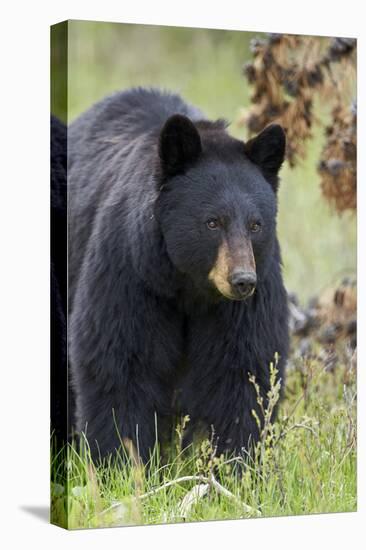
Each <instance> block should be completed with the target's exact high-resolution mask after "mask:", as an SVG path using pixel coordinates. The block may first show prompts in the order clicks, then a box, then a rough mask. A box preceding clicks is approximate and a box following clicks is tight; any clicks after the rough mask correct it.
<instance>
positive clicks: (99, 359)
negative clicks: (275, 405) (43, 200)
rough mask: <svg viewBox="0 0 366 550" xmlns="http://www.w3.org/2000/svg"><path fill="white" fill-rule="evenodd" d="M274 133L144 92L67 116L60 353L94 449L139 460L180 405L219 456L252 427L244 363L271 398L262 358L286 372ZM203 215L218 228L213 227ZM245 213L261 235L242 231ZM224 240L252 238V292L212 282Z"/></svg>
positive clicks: (251, 434) (246, 437) (252, 401)
mask: <svg viewBox="0 0 366 550" xmlns="http://www.w3.org/2000/svg"><path fill="white" fill-rule="evenodd" d="M170 117H172V118H170ZM274 134H276V135H277V138H278V139H275V140H274V137H275V136H274ZM281 139H282V138H281V136H279V131H278V130H275V131H274V133H273V131H268V130H267V131H265V133H264V134H263V135H262V136H260V137H259V138H257V140H258V141H257V142H255V141H252V142H251V144H250V147H248V148H247V149H246V146H245V145H244V143H243V142H241V141H239V140H236V139H233V138H231V137H230V136H229V135H228V134H227V133H226V131H225V125H224V124H223V122H222V121H218V122H216V123H212V122H210V121H207V120H205V119H204V116H203V115H202V113H200V112H199V111H198V110H197V109H196V108H194V107H191V106H189V105H187V104H186V103H184V102H183V101H182V99H181V98H180V97H179V96H176V95H171V94H167V93H161V92H158V91H154V90H145V89H133V90H129V91H126V92H122V93H118V94H115V95H114V96H112V97H109V98H107V99H105V100H103V101H101V102H100V103H98V104H97V105H95V106H93V107H92V108H91V109H90V110H89V111H87V112H86V113H85V114H83V115H82V116H81V117H80V118H79V119H78V120H76V121H75V122H74V123H73V124H71V126H70V129H69V220H70V226H69V282H70V287H69V297H70V302H69V309H70V318H69V321H70V331H69V339H70V358H71V366H72V371H73V375H74V387H75V391H76V399H77V427H78V429H79V430H83V431H86V435H87V437H88V440H89V443H90V445H91V449H92V452H93V455H94V456H95V457H98V456H102V457H104V456H106V455H107V454H108V453H113V452H114V450H115V449H116V448H118V447H119V445H120V441H121V438H129V439H132V441H134V442H135V444H136V446H137V447H138V450H139V453H140V455H141V457H142V458H143V459H144V460H147V459H148V457H149V453H150V451H151V449H152V448H153V446H154V443H155V438H156V434H155V427H156V424H157V427H158V437H159V439H162V438H163V437H164V434H165V433H166V432H167V430H169V424H170V422H171V420H172V418H173V414H174V410H173V409H174V407H178V409H179V411H178V412H180V413H184V414H189V415H190V418H191V420H190V423H189V425H190V433H191V432H193V431H194V429H195V427H196V426H197V425H198V424H202V423H203V424H205V425H206V426H207V427H208V428H209V429H210V428H211V426H213V427H214V430H215V434H216V437H217V442H218V451H219V452H221V451H226V450H228V451H235V452H240V451H241V450H242V449H243V448H248V445H249V441H250V439H251V438H253V440H256V439H257V437H258V428H257V425H256V422H255V420H254V417H253V415H252V410H253V409H256V410H257V409H258V407H257V403H256V395H255V391H254V387H253V385H252V384H251V383H250V382H249V379H248V373H252V374H254V375H255V376H256V379H257V381H258V383H259V385H260V387H261V391H262V392H263V394H265V393H266V392H267V391H268V388H269V363H270V362H271V361H273V358H274V354H275V352H278V353H279V355H280V362H279V370H280V377H281V378H282V379H283V378H284V366H285V362H286V358H287V351H288V329H287V301H286V292H285V289H284V286H283V282H282V276H281V267H280V251H279V245H278V241H277V237H276V211H277V206H276V202H277V201H276V194H275V190H276V189H277V185H278V178H277V172H278V169H279V167H280V165H281V163H282V161H283V154H284V151H283V150H282V149H283V148H282V147H281ZM278 142H280V146H277V144H278ZM251 152H252V153H253V156H252V160H250V154H251ZM269 160H270V162H269V163H268V162H267V161H269ZM262 161H263V162H264V165H263V166H262V165H258V164H255V162H262ZM265 177H266V179H265ZM212 216H214V217H218V218H219V219H220V223H221V228H222V229H221V230H220V231H210V230H209V229H208V228H207V225H206V221H207V219H209V218H211V217H212ZM253 221H255V222H257V221H259V222H260V223H261V228H262V230H261V231H260V232H259V233H255V234H254V233H253V234H252V233H250V232H249V229H248V227H249V226H250V224H251V223H253ZM224 236H225V238H227V239H229V240H230V242H234V241H235V242H236V243H240V242H244V241H245V242H248V241H250V242H251V246H252V248H253V252H254V257H255V262H256V272H257V278H258V284H257V289H256V291H255V293H254V295H253V296H252V297H250V298H248V299H247V300H246V301H232V300H229V299H227V298H224V297H223V296H222V295H221V294H219V292H218V291H217V289H216V288H215V287H214V286H213V284H212V283H211V282H210V281H209V278H208V275H209V273H210V271H211V269H212V267H213V265H214V264H215V261H216V258H217V255H218V250H219V247H220V245H221V244H222V242H223V239H224ZM174 396H175V397H174ZM177 396H178V397H177ZM116 428H117V429H118V430H117V429H116ZM188 440H189V438H188V439H187V441H188Z"/></svg>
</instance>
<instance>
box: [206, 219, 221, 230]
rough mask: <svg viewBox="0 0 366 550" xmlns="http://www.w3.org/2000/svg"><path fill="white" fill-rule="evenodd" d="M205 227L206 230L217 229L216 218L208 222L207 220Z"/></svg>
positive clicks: (217, 222)
mask: <svg viewBox="0 0 366 550" xmlns="http://www.w3.org/2000/svg"><path fill="white" fill-rule="evenodd" d="M206 225H207V227H208V229H211V230H214V229H218V228H219V220H217V219H216V218H210V219H209V220H207V222H206Z"/></svg>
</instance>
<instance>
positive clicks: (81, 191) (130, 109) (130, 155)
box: [68, 88, 204, 303]
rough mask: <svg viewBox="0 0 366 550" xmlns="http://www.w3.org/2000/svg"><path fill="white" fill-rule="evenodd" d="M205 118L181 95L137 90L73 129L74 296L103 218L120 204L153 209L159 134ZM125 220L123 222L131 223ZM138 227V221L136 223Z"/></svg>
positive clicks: (100, 106) (96, 108) (99, 107)
mask: <svg viewBox="0 0 366 550" xmlns="http://www.w3.org/2000/svg"><path fill="white" fill-rule="evenodd" d="M175 113H180V114H184V115H186V116H189V117H190V118H191V119H192V120H199V119H202V118H204V117H203V115H202V113H201V112H200V111H199V110H198V109H197V108H195V107H193V106H190V105H188V104H186V103H185V102H184V101H183V100H182V99H181V98H180V96H178V95H176V94H171V93H168V92H161V91H159V90H155V89H144V88H133V89H131V90H127V91H123V92H118V93H115V94H113V95H112V96H109V97H107V98H105V99H103V100H102V101H100V102H99V103H96V104H95V105H93V106H92V107H91V108H90V109H89V110H88V111H86V112H85V113H83V114H82V115H81V116H80V117H79V118H77V119H76V120H75V121H74V122H72V123H71V124H70V126H69V130H68V217H69V295H70V300H71V302H70V303H72V299H73V292H74V289H75V285H76V280H77V277H78V273H79V270H80V266H81V264H82V261H83V257H84V254H85V250H86V247H87V244H88V241H89V239H90V236H91V233H92V231H93V230H94V231H95V230H96V229H95V228H96V225H97V217H98V216H100V215H101V213H102V212H103V210H104V209H106V208H108V204H111V203H113V202H114V203H116V202H119V203H120V204H121V208H122V209H123V207H124V208H125V212H126V213H127V212H130V211H133V210H135V209H138V210H139V212H140V215H142V213H143V211H144V209H146V208H150V205H151V202H152V201H153V199H154V196H155V193H156V190H155V188H154V185H153V184H154V181H153V177H152V171H153V167H154V163H155V162H156V155H157V143H158V136H159V132H160V130H161V128H162V126H163V125H164V123H165V121H166V120H167V118H169V116H171V115H173V114H175ZM124 219H125V216H121V223H127V222H126V221H125V222H124V221H123V220H124ZM136 223H137V220H136Z"/></svg>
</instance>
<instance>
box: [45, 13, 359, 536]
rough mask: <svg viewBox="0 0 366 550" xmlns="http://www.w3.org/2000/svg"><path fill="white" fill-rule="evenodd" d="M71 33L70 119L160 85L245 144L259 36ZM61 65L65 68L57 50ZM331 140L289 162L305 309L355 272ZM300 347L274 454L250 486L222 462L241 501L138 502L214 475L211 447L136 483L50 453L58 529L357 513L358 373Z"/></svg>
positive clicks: (285, 235)
mask: <svg viewBox="0 0 366 550" xmlns="http://www.w3.org/2000/svg"><path fill="white" fill-rule="evenodd" d="M68 33H69V49H68V67H69V70H68V90H67V93H68V97H67V100H68V121H67V122H72V120H74V119H75V118H76V117H77V116H78V115H79V114H80V113H82V112H83V111H84V110H86V109H87V108H88V107H90V106H91V105H92V104H93V103H94V102H95V101H98V100H99V99H101V98H103V97H104V96H105V95H107V94H110V93H113V92H114V91H117V90H120V89H124V88H128V87H131V86H141V85H142V86H158V87H160V88H165V89H169V90H173V91H175V92H179V93H180V94H181V95H182V96H183V97H184V98H185V99H186V100H188V101H189V102H191V103H193V104H195V105H197V106H199V107H200V108H201V109H202V110H203V111H204V112H205V113H206V114H207V116H208V117H210V118H218V117H224V118H227V119H228V120H229V121H231V126H230V130H229V131H230V132H231V133H232V134H233V135H234V136H236V137H239V138H241V139H246V137H247V132H246V129H245V127H243V126H240V124H239V122H238V121H239V119H240V112H241V109H242V108H245V107H248V106H249V97H250V89H249V87H248V85H247V83H246V80H245V78H244V77H243V74H242V67H243V64H244V63H245V62H247V61H249V60H250V59H251V53H250V48H249V44H250V40H251V38H253V36H254V35H253V34H252V33H244V32H234V31H218V30H204V29H184V28H175V27H155V26H142V25H139V26H137V25H124V24H113V23H95V22H83V21H72V22H70V23H69V29H68ZM256 36H258V33H256ZM53 62H54V63H56V64H57V63H60V56H59V52H57V49H55V50H54V52H53ZM56 79H57V72H56ZM57 89H58V90H59V93H58V97H59V98H60V102H59V104H58V103H57V102H56V103H55V104H54V105H55V107H54V111H55V112H54V114H56V115H58V116H59V117H60V118H63V119H64V120H65V114H64V112H63V110H62V108H61V106H62V104H63V98H64V95H65V93H66V92H65V90H64V89H63V86H62V82H61V81H60V83H59V86H57V80H56V90H57ZM56 96H57V94H56ZM316 112H317V115H318V116H319V117H320V118H322V119H323V120H324V119H327V117H329V111H328V105H327V104H326V102H324V103H321V102H319V104H317V106H316ZM65 122H66V120H65ZM323 142H324V137H323V135H322V132H321V131H320V130H316V129H315V131H314V138H313V139H312V140H311V142H310V143H309V148H308V151H309V154H308V156H307V158H306V160H305V161H303V162H301V163H300V164H299V165H297V166H296V168H295V169H290V168H289V167H288V166H287V165H285V167H284V169H283V171H282V184H281V189H280V195H279V203H280V206H279V220H278V221H279V236H280V242H281V247H282V254H283V263H284V276H285V282H286V286H287V288H288V290H289V291H291V292H295V293H296V294H297V295H298V296H299V298H300V300H301V301H302V302H303V303H304V302H305V301H307V300H308V299H309V298H310V297H311V296H313V295H317V294H318V293H319V292H320V291H321V290H322V289H323V288H324V287H326V286H328V285H329V284H332V283H335V282H336V281H337V280H339V278H341V277H343V276H344V275H346V274H355V272H356V217H355V215H354V214H352V213H347V212H345V213H343V214H342V216H339V215H337V214H335V213H334V211H332V210H331V208H330V206H329V205H328V204H327V203H326V202H325V201H324V199H323V197H322V195H321V192H320V187H319V175H318V173H317V162H318V159H319V156H320V151H321V149H322V145H323ZM298 347H299V342H297V341H295V340H294V341H293V357H292V359H291V362H290V369H289V375H288V383H287V389H286V397H285V400H284V402H283V404H282V406H281V413H280V422H279V423H278V427H277V428H276V430H277V431H276V435H275V436H274V438H275V440H276V441H278V445H275V446H274V449H273V450H271V449H270V448H267V447H266V452H265V455H264V457H262V462H261V463H256V464H253V468H252V469H249V470H248V472H247V474H246V475H245V476H244V477H242V478H238V477H237V476H235V475H233V472H232V470H231V468H232V464H231V463H230V464H221V465H219V474H218V479H219V481H220V483H221V484H222V486H224V487H226V488H227V489H228V490H229V491H230V492H231V493H232V494H233V495H234V496H235V498H234V499H233V498H231V497H228V496H226V497H225V496H223V494H222V493H220V492H217V491H215V490H214V489H212V486H211V485H210V491H209V493H210V494H209V498H202V499H199V501H198V503H197V504H196V505H195V506H193V507H192V508H191V509H190V512H189V514H188V515H187V517H183V516H184V514H183V515H182V513H181V512H182V509H181V506H182V500H183V498H184V496H185V495H187V493H188V491H189V489H192V487H193V486H194V485H196V484H197V483H196V482H195V481H194V480H191V481H188V482H182V483H177V484H174V485H173V486H172V487H169V488H167V489H162V490H161V491H159V492H158V493H156V494H154V495H151V496H148V497H146V498H145V497H144V498H142V499H141V498H140V497H141V496H143V495H144V493H148V492H149V491H151V490H152V489H153V488H156V487H157V486H161V485H162V484H163V483H164V482H167V481H172V480H175V479H177V478H179V477H181V476H183V475H190V476H192V475H202V471H206V470H207V468H209V467H210V466H209V465H208V464H209V461H210V457H208V455H210V452H211V454H212V450H211V451H210V452H207V449H206V450H205V448H203V449H202V448H201V447H200V446H198V447H197V448H195V449H193V450H192V449H191V450H190V451H189V453H190V454H189V455H187V456H186V455H184V456H182V455H180V454H179V452H176V453H174V452H172V454H171V456H170V460H169V462H168V465H167V466H165V467H162V466H161V465H160V466H159V468H160V469H158V467H157V468H156V469H155V470H154V469H152V470H150V474H149V475H147V473H142V474H141V478H140V479H139V480H138V481H136V472H135V470H134V469H133V468H130V469H127V470H126V469H123V468H122V469H121V468H119V469H118V468H117V469H116V468H113V467H108V466H106V468H105V469H104V471H98V472H94V470H91V469H90V465H89V463H88V460H87V457H83V458H80V457H78V456H77V455H76V453H75V452H74V451H70V453H71V454H70V455H69V459H68V462H67V464H68V470H67V472H65V470H64V468H63V467H61V466H60V464H61V462H60V456H53V462H52V466H53V467H52V471H53V474H52V475H53V485H52V499H53V519H54V521H56V522H61V523H65V521H66V520H65V518H66V513H67V512H70V515H69V526H70V527H87V526H100V525H116V524H126V523H141V522H143V523H161V522H165V521H182V520H184V519H190V520H199V519H219V518H225V517H231V518H232V517H248V516H252V515H258V512H259V513H260V514H262V515H281V514H298V513H312V512H326V511H346V510H355V507H356V463H355V456H356V455H355V452H356V448H355V400H354V397H355V372H354V367H355V365H354V363H352V359H351V354H350V353H348V354H347V353H343V352H342V359H341V360H340V361H338V363H337V368H336V369H334V368H333V367H332V368H330V367H329V363H328V362H327V361H324V360H323V359H322V358H319V356H318V354H319V353H320V352H321V350H320V349H319V348H318V347H316V349H315V355H314V357H315V358H314V357H313V359H312V360H309V359H305V358H304V357H302V356H301V354H299V353H298ZM281 434H282V435H281ZM285 434H286V435H285ZM210 456H211V455H210ZM211 458H212V457H211ZM213 458H215V457H213ZM155 459H156V457H155ZM200 460H201V462H198V461H200ZM202 464H203V466H202ZM205 465H206V466H205ZM205 468H206V470H205ZM151 471H152V472H153V475H151ZM206 473H207V471H206ZM66 477H68V478H69V479H70V483H66ZM66 495H68V496H69V498H68V499H65V496H66ZM113 503H115V506H114V507H113ZM243 503H246V504H247V505H248V506H250V507H251V508H252V509H253V510H254V512H253V510H252V511H248V510H249V508H248V509H245V507H243ZM110 506H112V508H111V509H110V510H109V511H107V512H105V510H106V509H107V508H108V507H110Z"/></svg>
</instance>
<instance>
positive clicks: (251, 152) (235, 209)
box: [155, 114, 286, 300]
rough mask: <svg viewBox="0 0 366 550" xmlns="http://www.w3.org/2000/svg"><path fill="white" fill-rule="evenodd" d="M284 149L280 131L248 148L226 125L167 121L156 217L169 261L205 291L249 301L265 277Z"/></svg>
mask: <svg viewBox="0 0 366 550" xmlns="http://www.w3.org/2000/svg"><path fill="white" fill-rule="evenodd" d="M285 142H286V140H285V134H284V131H283V129H282V128H281V127H280V126H278V125H271V126H268V127H267V128H265V129H264V130H263V131H262V132H261V133H260V134H259V135H258V136H256V137H255V138H253V139H251V140H250V141H248V142H247V143H244V142H242V141H239V140H237V139H234V138H232V137H230V136H229V135H228V134H227V133H226V131H225V125H224V123H223V122H222V121H218V122H217V123H211V122H207V121H200V122H195V123H194V122H192V121H191V120H190V119H189V118H187V117H185V116H183V115H179V114H177V115H173V116H171V117H170V118H169V119H168V120H167V121H166V123H165V125H164V127H163V128H162V130H161V133H160V137H159V183H158V185H159V194H158V198H157V200H156V204H155V217H156V219H157V222H158V224H159V226H160V230H161V232H162V235H163V238H164V240H165V244H166V249H167V253H168V255H169V258H170V260H171V262H172V263H173V265H174V266H175V268H176V269H177V270H178V271H179V272H180V273H183V274H185V276H186V277H189V278H190V279H191V281H192V282H193V284H194V286H195V287H196V288H197V289H198V290H199V291H200V290H201V291H202V292H203V293H205V294H207V292H210V293H213V294H216V295H219V296H224V297H225V298H227V299H230V300H244V299H246V298H248V297H249V296H251V295H252V294H253V292H254V290H255V288H256V286H257V284H258V285H259V284H260V282H261V280H263V278H264V277H265V274H266V271H267V269H268V266H270V263H271V259H272V258H273V255H274V254H275V250H276V246H275V243H276V212H277V196H276V194H277V188H278V172H279V169H280V167H281V164H282V162H283V160H284V156H285Z"/></svg>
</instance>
